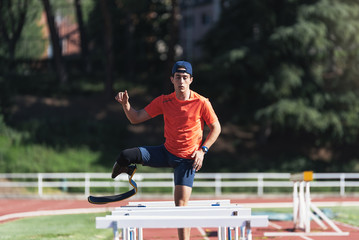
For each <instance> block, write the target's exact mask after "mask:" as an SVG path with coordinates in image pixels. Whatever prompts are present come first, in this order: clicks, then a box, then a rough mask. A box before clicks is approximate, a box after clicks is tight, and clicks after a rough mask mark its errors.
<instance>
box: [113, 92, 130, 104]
mask: <svg viewBox="0 0 359 240" xmlns="http://www.w3.org/2000/svg"><path fill="white" fill-rule="evenodd" d="M115 99H116V101H117V102H119V103H121V104H122V105H126V104H128V99H130V97H129V96H128V93H127V90H125V91H124V92H119V93H117V95H116V97H115Z"/></svg>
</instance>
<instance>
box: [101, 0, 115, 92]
mask: <svg viewBox="0 0 359 240" xmlns="http://www.w3.org/2000/svg"><path fill="white" fill-rule="evenodd" d="M100 7H101V13H102V17H103V23H104V29H103V31H104V35H103V38H104V44H105V56H106V67H105V68H106V81H105V95H106V96H107V97H111V96H112V95H113V66H114V54H113V34H112V22H111V12H110V11H109V9H108V6H107V1H106V0H100Z"/></svg>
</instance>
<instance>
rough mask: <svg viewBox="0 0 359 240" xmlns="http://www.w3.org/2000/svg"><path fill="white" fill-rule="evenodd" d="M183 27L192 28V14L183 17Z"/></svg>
mask: <svg viewBox="0 0 359 240" xmlns="http://www.w3.org/2000/svg"><path fill="white" fill-rule="evenodd" d="M183 25H184V28H192V27H194V17H193V16H185V17H184V18H183Z"/></svg>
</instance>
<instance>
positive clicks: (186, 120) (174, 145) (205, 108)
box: [145, 91, 218, 159]
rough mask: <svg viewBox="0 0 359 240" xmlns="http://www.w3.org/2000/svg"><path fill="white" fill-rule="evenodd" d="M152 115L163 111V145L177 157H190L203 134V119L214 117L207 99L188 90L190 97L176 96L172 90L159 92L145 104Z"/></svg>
mask: <svg viewBox="0 0 359 240" xmlns="http://www.w3.org/2000/svg"><path fill="white" fill-rule="evenodd" d="M145 110H146V112H147V113H148V114H149V115H150V116H151V117H152V118H153V117H155V116H157V115H160V114H163V119H164V123H165V126H164V135H165V138H166V141H165V147H166V149H167V150H168V151H169V152H170V153H172V154H174V155H176V156H178V157H181V158H186V159H191V155H192V153H193V152H194V151H195V150H198V149H199V147H200V145H201V143H202V138H203V127H204V122H206V124H207V125H209V124H212V123H214V122H216V121H218V118H217V115H216V113H215V112H214V110H213V108H212V105H211V103H210V102H209V100H208V99H207V98H205V97H203V96H201V95H199V94H198V93H196V92H193V91H191V95H190V99H188V100H186V101H181V100H178V99H177V97H176V93H175V92H173V93H171V94H169V95H161V96H159V97H157V98H155V99H154V100H153V101H152V102H151V103H150V104H148V105H147V106H146V107H145Z"/></svg>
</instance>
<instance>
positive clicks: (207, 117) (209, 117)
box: [202, 99, 218, 125]
mask: <svg viewBox="0 0 359 240" xmlns="http://www.w3.org/2000/svg"><path fill="white" fill-rule="evenodd" d="M202 118H203V119H204V121H205V122H206V124H207V125H209V124H212V123H214V122H217V121H218V117H217V115H216V113H215V111H214V109H213V107H212V104H211V102H210V101H209V100H208V99H205V100H204V103H203V108H202Z"/></svg>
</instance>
